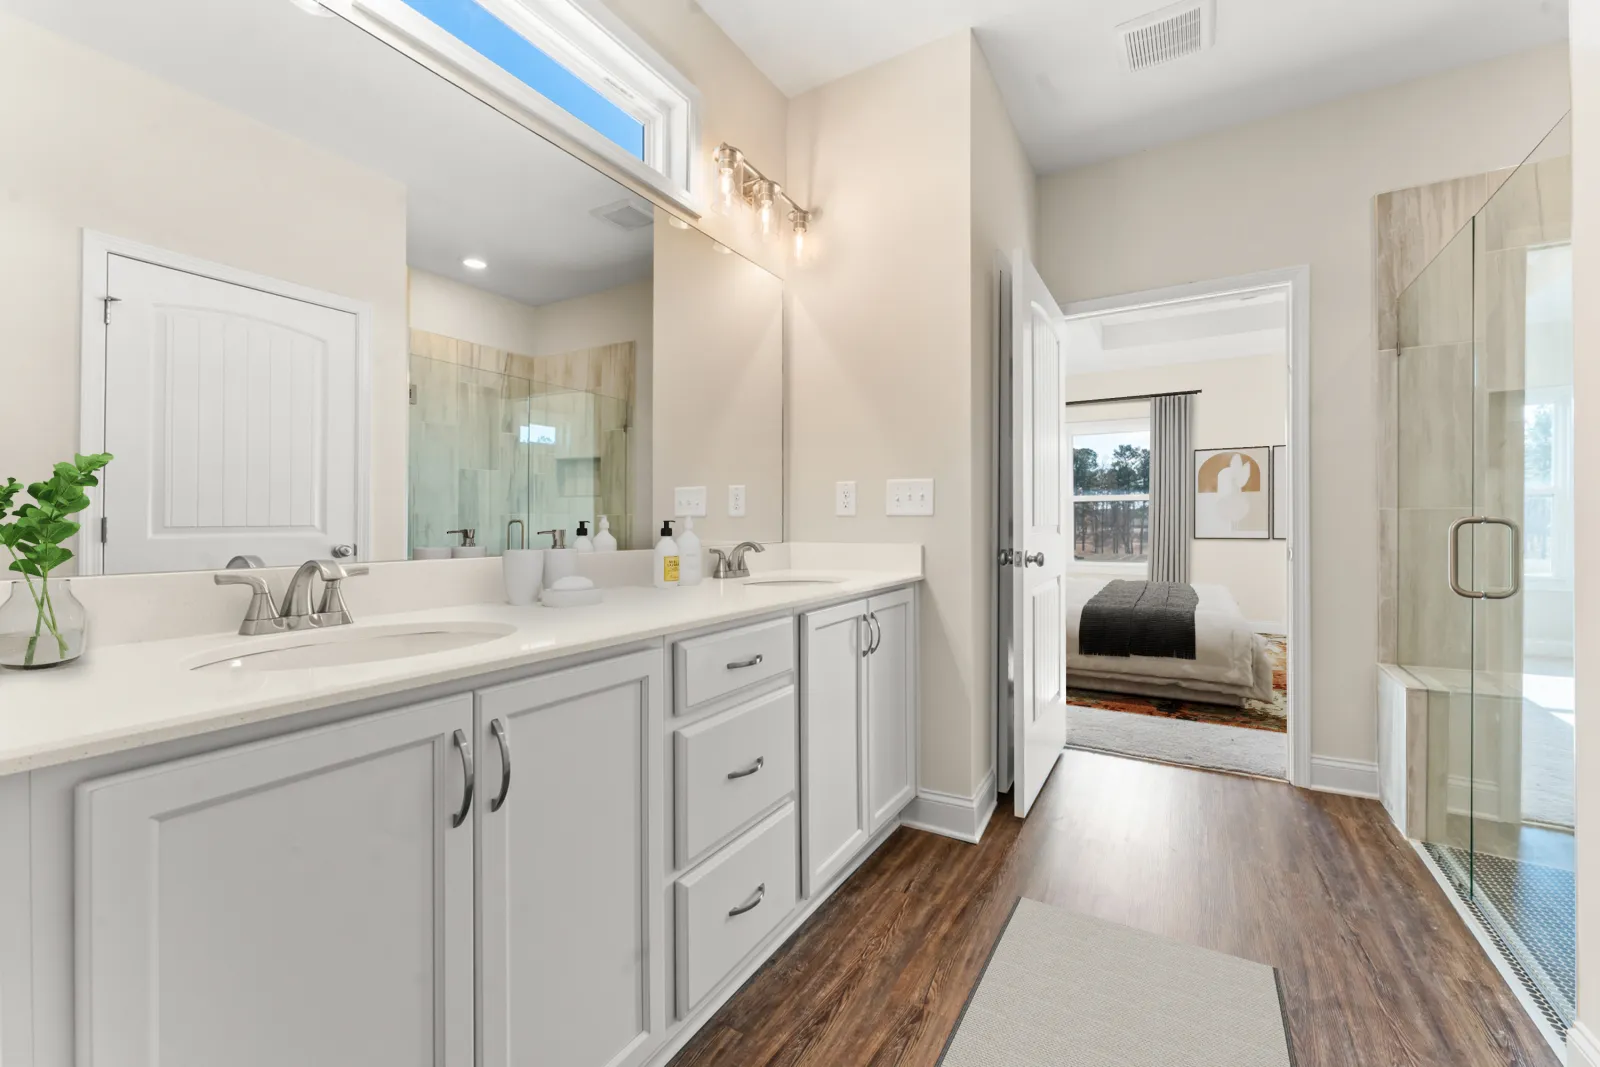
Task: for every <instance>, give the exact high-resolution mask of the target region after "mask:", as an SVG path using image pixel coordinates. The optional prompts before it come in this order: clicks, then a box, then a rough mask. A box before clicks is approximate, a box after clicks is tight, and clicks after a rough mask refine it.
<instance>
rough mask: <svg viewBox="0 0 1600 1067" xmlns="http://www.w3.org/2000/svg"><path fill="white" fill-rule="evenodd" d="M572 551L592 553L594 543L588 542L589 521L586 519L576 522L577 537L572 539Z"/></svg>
mask: <svg viewBox="0 0 1600 1067" xmlns="http://www.w3.org/2000/svg"><path fill="white" fill-rule="evenodd" d="M572 550H573V551H574V552H593V551H594V542H593V541H591V540H589V520H588V519H579V520H578V536H577V537H575V538H574V539H573V541H572Z"/></svg>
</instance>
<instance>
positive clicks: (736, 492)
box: [728, 485, 744, 519]
mask: <svg viewBox="0 0 1600 1067" xmlns="http://www.w3.org/2000/svg"><path fill="white" fill-rule="evenodd" d="M728 517H729V518H730V519H742V518H744V486H742V485H730V486H728Z"/></svg>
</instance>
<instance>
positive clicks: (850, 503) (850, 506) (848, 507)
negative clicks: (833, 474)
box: [833, 482, 856, 515]
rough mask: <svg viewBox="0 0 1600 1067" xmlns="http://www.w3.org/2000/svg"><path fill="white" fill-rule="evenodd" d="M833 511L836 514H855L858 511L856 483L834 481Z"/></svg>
mask: <svg viewBox="0 0 1600 1067" xmlns="http://www.w3.org/2000/svg"><path fill="white" fill-rule="evenodd" d="M833 513H834V514H835V515H854V514H855V513H856V483H855V482H834V483H833Z"/></svg>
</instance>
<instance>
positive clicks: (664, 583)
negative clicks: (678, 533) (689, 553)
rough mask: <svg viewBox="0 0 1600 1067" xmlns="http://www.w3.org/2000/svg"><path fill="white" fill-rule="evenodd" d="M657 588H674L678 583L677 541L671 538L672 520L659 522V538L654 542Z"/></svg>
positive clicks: (654, 578) (654, 577)
mask: <svg viewBox="0 0 1600 1067" xmlns="http://www.w3.org/2000/svg"><path fill="white" fill-rule="evenodd" d="M653 580H654V582H655V586H656V588H657V589H675V588H677V585H678V542H676V541H674V540H673V539H672V520H671V519H668V520H666V521H665V522H663V523H662V524H661V540H659V541H657V542H656V552H655V574H654V576H653Z"/></svg>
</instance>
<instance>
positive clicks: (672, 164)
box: [321, 0, 703, 216]
mask: <svg viewBox="0 0 1600 1067" xmlns="http://www.w3.org/2000/svg"><path fill="white" fill-rule="evenodd" d="M321 2H322V3H323V4H324V6H326V7H328V8H329V9H330V10H332V11H334V12H335V13H336V14H339V15H341V16H343V17H344V18H345V19H347V20H348V21H350V22H353V23H355V24H356V25H357V26H359V27H361V28H362V29H364V30H366V31H367V32H368V33H371V34H372V35H373V36H375V37H378V38H379V39H380V40H382V41H384V42H385V43H387V44H389V45H390V46H392V47H394V48H396V49H397V50H399V51H400V52H402V53H404V54H405V55H407V56H409V57H411V58H412V59H414V60H416V61H417V62H418V63H421V64H422V65H423V66H426V67H428V68H429V69H430V70H432V71H434V73H436V74H438V75H440V76H441V77H443V78H445V79H446V80H448V81H451V82H453V83H454V84H456V85H458V86H460V87H461V88H462V89H464V90H466V91H467V92H469V93H471V94H472V95H474V96H476V97H478V98H479V99H480V100H482V101H484V102H485V103H487V104H489V105H490V106H491V107H493V108H495V109H496V110H498V111H500V112H501V113H502V114H505V115H506V116H508V117H509V118H511V119H513V120H515V121H516V122H518V123H520V124H522V125H523V126H526V127H528V128H529V129H530V130H532V131H533V132H535V133H537V134H539V135H540V136H542V137H545V138H547V139H549V140H551V141H553V142H555V143H556V144H557V145H559V146H560V147H562V148H564V149H566V150H568V151H570V152H572V153H573V154H574V155H576V156H578V157H579V158H580V159H583V160H584V161H585V162H587V163H589V164H591V165H592V166H595V167H597V168H598V169H601V170H603V171H605V172H606V173H608V174H610V175H611V176H612V177H615V178H617V179H618V180H619V181H622V182H623V184H625V185H628V186H630V187H631V188H633V189H634V191H635V192H639V193H641V194H644V195H646V196H648V197H650V198H651V199H655V200H658V201H661V200H665V201H666V202H667V203H668V204H669V205H671V206H675V207H678V208H680V209H682V210H684V211H687V212H689V213H690V214H693V215H695V216H699V215H700V214H702V207H703V204H702V203H701V201H702V200H703V197H702V196H701V195H700V192H699V189H700V185H701V175H700V169H701V168H700V166H699V165H698V151H697V149H698V142H699V134H700V130H699V122H700V108H701V100H700V93H699V90H697V89H696V88H695V87H694V85H693V83H691V82H690V81H689V80H688V79H687V78H685V77H684V76H683V75H682V74H681V73H679V72H678V71H677V69H676V68H674V67H673V66H672V65H671V64H670V63H668V62H667V61H666V60H665V59H663V58H662V57H661V56H660V55H659V54H657V53H656V52H655V50H654V49H652V48H651V47H650V46H649V45H648V44H646V43H645V42H644V40H643V39H642V38H640V37H639V36H638V35H637V34H636V33H634V32H633V31H632V30H631V29H630V28H629V27H628V26H627V25H626V24H625V23H624V22H622V20H621V19H619V18H617V16H616V15H614V14H613V13H612V12H611V11H609V10H608V9H607V8H606V7H605V6H604V5H603V4H602V3H600V2H599V0H475V2H477V3H479V5H480V6H481V7H482V8H483V9H484V10H485V11H486V12H488V13H489V14H490V15H493V16H494V17H495V18H497V19H499V20H500V21H501V22H503V23H505V24H506V25H507V26H509V27H510V28H511V29H512V30H513V31H514V32H516V33H518V34H520V35H521V36H523V37H524V38H526V39H527V40H528V42H529V43H530V44H532V45H533V46H534V47H535V48H538V49H539V50H540V51H542V52H544V53H545V54H546V55H548V56H549V57H550V58H551V59H553V60H554V61H555V62H557V63H559V64H560V65H561V66H563V67H565V68H566V69H567V70H568V71H570V72H571V73H572V74H573V75H575V76H576V77H577V78H578V79H579V80H580V81H582V82H584V83H585V84H586V85H588V86H589V87H590V88H591V89H593V90H594V91H595V92H597V93H599V94H600V95H601V96H602V97H604V98H605V99H607V100H608V101H610V102H611V103H612V104H614V105H616V106H617V107H618V108H620V109H621V110H623V111H624V112H626V113H628V114H629V115H631V116H632V117H634V118H635V119H638V120H639V121H640V122H641V123H642V124H643V126H644V158H643V159H642V160H641V159H639V158H637V157H635V156H634V155H633V154H632V153H630V152H629V151H628V150H627V149H625V148H623V147H622V146H621V145H618V144H617V143H616V142H614V141H612V140H611V139H610V138H609V137H607V136H606V135H605V134H603V133H601V132H600V131H599V130H596V129H595V128H594V127H592V126H590V125H589V124H588V123H587V122H584V121H583V120H582V119H580V118H578V117H577V116H576V115H573V114H572V113H571V112H569V111H567V109H566V108H564V107H562V106H561V105H559V104H557V103H556V102H555V101H553V100H551V99H549V98H548V97H546V96H545V95H543V94H542V93H540V92H539V91H538V90H537V89H534V88H533V87H532V86H530V85H528V84H527V83H526V82H524V81H522V80H521V79H520V78H518V77H517V76H516V75H514V74H512V73H511V72H509V71H507V70H506V69H505V68H503V67H501V66H499V65H498V64H496V63H494V62H493V61H491V60H489V59H488V58H486V57H484V56H483V55H482V54H480V53H479V52H477V51H476V50H475V49H473V48H472V46H471V45H469V44H467V43H466V42H464V41H462V40H460V39H459V38H457V37H456V36H455V35H453V34H451V33H450V32H449V31H448V30H446V29H444V28H443V27H442V26H440V25H439V24H438V23H436V22H434V21H433V20H432V19H430V18H428V17H427V16H426V15H424V14H422V13H421V12H420V11H418V10H416V9H415V8H413V7H411V6H410V5H409V4H407V3H405V2H404V0H321Z"/></svg>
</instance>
